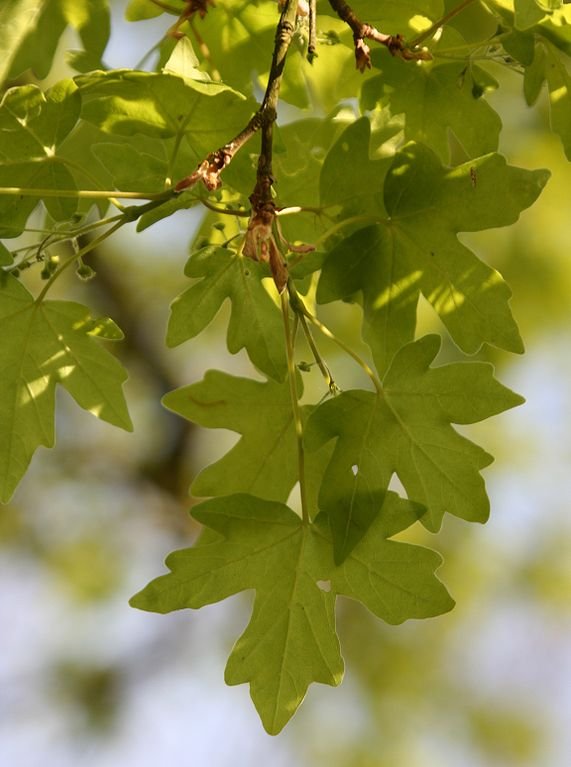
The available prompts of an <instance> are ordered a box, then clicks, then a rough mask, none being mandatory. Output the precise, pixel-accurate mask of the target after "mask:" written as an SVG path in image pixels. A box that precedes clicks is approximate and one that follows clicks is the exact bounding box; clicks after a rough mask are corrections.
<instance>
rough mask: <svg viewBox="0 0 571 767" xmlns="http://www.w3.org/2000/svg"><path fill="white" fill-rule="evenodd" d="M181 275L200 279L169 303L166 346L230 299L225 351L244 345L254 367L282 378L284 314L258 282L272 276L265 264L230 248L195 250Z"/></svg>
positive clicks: (195, 328) (197, 330) (193, 330)
mask: <svg viewBox="0 0 571 767" xmlns="http://www.w3.org/2000/svg"><path fill="white" fill-rule="evenodd" d="M185 274H186V276H187V277H192V278H198V279H200V282H196V283H195V284H194V285H192V286H191V287H190V288H188V290H186V291H185V292H184V293H182V295H180V296H179V297H178V298H177V299H176V300H175V301H174V302H173V304H172V307H171V316H170V320H169V326H168V332H167V344H168V345H169V346H178V344H181V343H183V341H187V340H188V339H189V338H194V337H195V336H196V335H198V334H199V333H200V332H201V331H202V330H204V328H205V327H206V326H207V325H208V324H209V323H210V322H211V320H213V319H214V317H215V315H216V314H217V313H218V312H219V310H220V307H221V306H222V304H223V303H224V301H225V300H226V299H230V301H231V302H232V313H231V315H230V321H229V323H228V336H227V344H228V350H229V351H230V352H231V353H232V354H236V352H238V351H240V349H242V348H245V349H246V351H247V352H248V355H249V357H250V359H251V360H252V362H253V363H254V365H256V367H258V368H259V369H260V370H261V371H262V372H263V373H266V375H268V376H270V378H273V379H275V380H276V381H283V379H284V377H285V374H286V356H285V344H284V340H283V325H282V317H281V312H280V310H279V309H278V307H277V305H276V303H275V302H274V301H273V300H272V298H270V295H269V294H268V292H267V290H266V288H265V287H264V285H263V284H262V279H264V278H267V277H269V276H270V275H269V271H268V269H267V266H266V265H265V264H261V263H258V262H256V261H252V260H251V259H248V258H245V257H244V256H241V255H239V254H238V253H236V252H235V251H233V250H230V249H229V248H217V247H206V248H203V249H202V250H199V251H197V252H195V253H193V255H192V256H191V257H190V259H189V261H188V263H187V265H186V268H185ZM270 289H271V288H270Z"/></svg>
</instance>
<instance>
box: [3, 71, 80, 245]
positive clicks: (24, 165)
mask: <svg viewBox="0 0 571 767" xmlns="http://www.w3.org/2000/svg"><path fill="white" fill-rule="evenodd" d="M80 108H81V98H80V96H79V93H78V91H77V88H76V86H75V84H74V83H73V81H72V80H62V81H61V82H59V83H57V84H56V85H54V86H53V87H52V88H50V89H49V90H48V91H46V93H45V94H44V93H42V91H41V90H40V89H39V88H38V87H36V86H35V85H22V86H19V87H16V88H10V90H8V91H7V92H6V94H5V95H4V98H3V99H2V102H1V104H0V159H1V160H2V162H1V163H0V186H8V187H22V188H26V187H27V188H32V189H33V188H36V189H53V190H54V191H56V190H68V191H76V189H77V186H76V183H75V180H74V177H73V175H72V173H71V172H70V170H69V169H68V167H67V166H66V160H65V159H64V158H63V157H61V156H60V146H61V144H62V142H63V141H64V140H65V139H66V137H67V136H68V135H69V134H70V133H71V131H72V130H73V128H74V127H75V125H76V123H77V120H78V119H79V113H80ZM39 199H40V196H39V195H38V196H37V197H32V196H29V195H28V196H25V197H20V196H14V197H1V198H0V236H3V237H16V236H17V235H19V234H20V233H21V232H22V230H23V229H24V227H25V225H26V221H27V220H28V216H29V215H30V213H31V212H32V211H33V209H34V208H35V207H36V205H37V203H38V200H39ZM44 204H45V206H46V208H47V211H48V213H49V214H50V215H51V216H52V218H53V219H55V220H56V221H62V220H65V219H68V218H70V217H71V216H72V215H73V214H74V213H75V211H76V209H77V199H70V198H65V197H57V196H55V195H54V196H51V195H50V196H45V198H44Z"/></svg>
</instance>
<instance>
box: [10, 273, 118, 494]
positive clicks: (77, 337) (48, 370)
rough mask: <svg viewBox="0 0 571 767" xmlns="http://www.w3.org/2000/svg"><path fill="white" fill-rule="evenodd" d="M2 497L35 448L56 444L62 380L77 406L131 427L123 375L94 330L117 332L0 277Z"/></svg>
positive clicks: (82, 310) (74, 307)
mask: <svg viewBox="0 0 571 767" xmlns="http://www.w3.org/2000/svg"><path fill="white" fill-rule="evenodd" d="M0 336H1V337H2V339H3V340H2V346H1V347H0V368H1V369H2V377H1V379H0V433H1V435H2V440H1V444H0V500H2V501H3V502H6V501H8V500H9V499H10V497H11V496H12V493H13V492H14V490H15V488H16V485H17V484H18V482H19V481H20V479H21V477H22V475H23V474H24V472H25V471H26V469H27V467H28V464H29V462H30V460H31V458H32V455H33V453H34V452H35V450H36V448H37V447H39V446H40V445H45V446H47V447H51V446H53V444H54V406H55V402H54V396H55V387H56V384H61V385H62V386H63V387H64V388H65V389H66V390H67V391H68V392H69V393H70V394H71V396H72V397H73V398H74V399H75V401H76V402H77V404H78V405H80V407H82V408H84V409H85V410H88V411H89V412H91V413H93V414H94V415H96V416H97V417H98V418H101V419H102V420H104V421H108V422H109V423H111V424H114V425H115V426H120V427H121V428H123V429H127V430H131V429H132V424H131V419H130V418H129V414H128V412H127V405H126V403H125V399H124V396H123V391H122V383H123V382H124V381H125V380H126V378H127V374H126V372H125V370H124V369H123V367H122V366H121V365H120V363H119V362H118V361H117V360H116V359H115V358H114V357H113V356H112V355H111V354H109V353H108V352H106V351H105V350H104V349H102V348H101V347H100V346H99V344H97V343H96V341H95V337H96V336H100V337H102V338H106V339H109V340H115V339H117V338H122V333H121V331H120V330H119V328H118V327H117V326H116V325H115V324H114V323H113V322H112V321H111V320H94V319H93V318H92V317H91V315H90V313H89V310H88V309H87V308H86V307H85V306H81V305H80V304H76V303H72V302H70V301H45V302H43V303H37V302H36V301H34V299H33V297H32V296H31V295H30V293H29V292H28V291H27V290H26V288H24V287H23V285H21V284H20V283H19V282H18V281H17V280H16V279H15V278H14V277H12V276H11V275H8V274H4V275H2V282H0Z"/></svg>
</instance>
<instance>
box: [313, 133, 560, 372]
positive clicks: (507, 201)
mask: <svg viewBox="0 0 571 767" xmlns="http://www.w3.org/2000/svg"><path fill="white" fill-rule="evenodd" d="M365 175H366V174H365ZM548 177H549V173H548V172H547V171H528V170H522V169H520V168H514V167H509V166H507V165H506V162H505V160H504V159H503V157H501V156H499V155H495V154H491V155H486V156H484V157H481V158H478V159H477V160H474V161H472V162H470V163H465V164H464V165H460V166H457V167H455V168H446V167H443V166H442V165H441V164H440V162H439V161H438V159H437V158H436V156H435V155H434V153H433V152H431V151H430V149H428V148H426V147H423V146H421V145H417V144H410V145H408V146H406V147H405V148H404V149H403V150H401V151H400V152H399V153H398V154H397V155H396V157H395V158H394V160H393V163H392V166H391V168H390V170H389V172H388V174H387V176H386V180H385V183H384V188H383V198H384V210H383V209H381V208H380V207H379V210H378V214H377V215H378V219H377V223H375V224H373V225H371V226H367V227H365V228H363V229H360V230H358V231H356V232H354V233H353V234H351V235H350V236H349V237H347V238H346V239H345V240H343V241H342V242H341V243H339V244H338V245H336V246H335V247H334V249H333V250H332V252H331V253H330V254H329V257H328V259H327V260H326V262H325V265H324V268H323V272H322V276H321V280H320V283H319V288H318V293H317V298H318V301H320V302H321V303H327V302H329V301H333V300H335V299H344V300H355V298H356V297H359V295H362V301H363V311H364V331H363V334H364V337H365V340H366V341H367V342H368V344H369V345H370V346H371V349H372V351H373V355H374V358H375V363H376V365H377V368H378V370H379V371H380V372H381V373H382V372H383V371H384V370H386V368H387V365H388V364H389V362H390V360H391V358H392V356H393V354H394V353H395V351H397V350H398V349H399V348H400V347H401V346H402V344H404V343H406V342H407V341H410V340H411V339H412V338H413V337H414V329H415V323H416V307H417V302H418V296H419V294H420V293H421V292H422V294H423V295H424V296H425V297H426V298H427V299H428V301H429V302H430V303H431V304H432V306H433V307H434V309H435V310H436V311H437V312H438V314H439V316H440V318H441V319H442V321H443V322H444V324H445V325H446V327H447V328H448V330H449V332H450V334H451V335H452V337H453V339H454V341H455V342H456V343H457V344H458V345H459V346H460V348H461V349H462V350H463V351H465V352H468V353H473V352H475V351H477V350H478V349H479V348H480V346H481V345H482V344H483V343H490V344H493V345H495V346H499V347H501V348H504V349H507V350H508V351H513V352H522V351H523V346H522V342H521V338H520V336H519V332H518V329H517V326H516V324H515V321H514V319H513V317H512V314H511V310H510V307H509V304H508V300H509V298H510V295H511V292H510V289H509V288H508V286H507V285H506V283H505V282H504V281H503V279H502V278H501V276H500V275H499V274H498V272H496V271H495V270H493V269H492V268H490V267H489V266H487V265H486V264H484V263H483V262H482V261H480V260H479V259H478V258H477V257H476V256H475V255H474V254H473V253H472V252H471V251H470V250H469V249H468V248H467V247H465V246H464V245H462V244H461V243H460V242H459V241H458V238H457V233H458V232H463V231H464V232H465V231H478V230H482V229H487V228H490V227H497V226H505V225H507V224H511V223H513V222H514V221H516V220H517V218H518V216H519V214H520V212H521V211H522V210H523V209H525V208H527V207H528V206H529V205H531V204H532V203H533V202H534V200H535V199H536V198H537V196H538V195H539V193H540V191H541V189H542V188H543V186H544V184H545V183H546V181H547V179H548Z"/></svg>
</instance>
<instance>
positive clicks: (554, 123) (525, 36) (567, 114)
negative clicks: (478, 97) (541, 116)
mask: <svg viewBox="0 0 571 767" xmlns="http://www.w3.org/2000/svg"><path fill="white" fill-rule="evenodd" d="M496 5H499V10H500V13H501V16H502V20H505V21H507V22H508V23H511V24H515V27H516V28H515V29H513V31H512V32H511V34H509V35H506V36H505V37H504V38H503V39H502V44H503V46H504V48H505V50H506V52H507V53H508V54H509V55H510V56H513V58H515V59H516V60H517V61H519V62H520V63H521V64H522V66H523V67H524V69H525V73H524V95H525V100H526V101H527V103H528V104H529V106H532V105H533V104H534V103H535V102H536V101H537V99H538V97H539V94H540V92H541V89H542V87H543V85H544V83H547V90H548V94H549V116H550V122H551V129H552V130H553V131H554V132H555V133H558V134H559V136H560V138H561V141H562V143H563V148H564V150H565V154H566V156H567V158H568V159H570V160H571V66H570V59H569V57H570V56H571V8H569V7H563V6H561V3H556V2H553V3H549V4H545V3H543V4H541V7H539V6H538V5H536V4H535V3H533V4H532V3H527V4H526V5H525V8H526V9H527V12H528V15H526V16H525V18H526V19H527V21H526V22H525V23H522V22H521V18H522V16H521V12H522V9H521V7H520V14H519V15H518V13H517V12H516V14H515V17H514V15H513V14H512V13H510V12H509V9H508V10H507V11H506V9H505V5H506V3H504V2H500V3H496ZM546 5H551V6H553V8H552V9H551V10H549V8H546ZM520 6H521V4H520ZM559 6H561V7H559ZM516 9H517V5H516Z"/></svg>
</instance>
